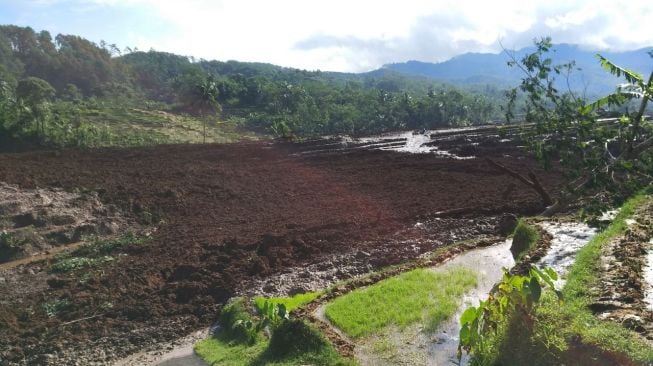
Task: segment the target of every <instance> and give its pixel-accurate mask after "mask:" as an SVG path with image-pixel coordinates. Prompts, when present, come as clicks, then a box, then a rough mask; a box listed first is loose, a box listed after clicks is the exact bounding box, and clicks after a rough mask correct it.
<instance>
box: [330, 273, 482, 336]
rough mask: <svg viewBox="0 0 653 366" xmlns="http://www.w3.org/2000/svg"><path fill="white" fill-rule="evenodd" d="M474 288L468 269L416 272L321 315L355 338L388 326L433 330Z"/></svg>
mask: <svg viewBox="0 0 653 366" xmlns="http://www.w3.org/2000/svg"><path fill="white" fill-rule="evenodd" d="M474 286H476V275H475V274H474V273H473V272H472V271H470V270H468V269H464V268H454V269H451V270H448V271H446V272H434V271H431V270H428V269H416V270H413V271H410V272H406V273H403V274H401V275H398V276H396V277H392V278H389V279H386V280H383V281H381V282H379V283H377V284H375V285H372V286H369V287H367V288H364V289H359V290H355V291H352V292H350V293H349V294H347V295H345V296H342V297H339V298H337V299H335V300H334V301H333V302H331V303H330V304H328V305H327V307H326V309H325V312H326V316H327V318H328V319H329V320H330V321H331V322H333V323H334V324H335V325H336V326H337V327H339V328H340V329H342V330H343V331H344V332H345V333H347V334H348V335H349V336H351V337H355V338H357V337H362V336H365V335H369V334H371V333H374V332H377V331H380V330H381V329H383V328H385V327H386V326H388V325H391V324H394V325H396V326H398V327H400V328H405V327H406V326H407V325H409V324H412V323H415V322H417V321H422V320H423V321H425V322H426V324H427V329H435V328H436V327H437V326H438V325H439V324H440V322H441V321H443V320H445V319H447V318H448V317H450V316H452V315H453V314H454V313H455V311H456V310H457V309H458V305H459V299H460V297H461V296H462V295H463V294H464V293H465V292H466V291H467V290H469V289H471V288H472V287H474Z"/></svg>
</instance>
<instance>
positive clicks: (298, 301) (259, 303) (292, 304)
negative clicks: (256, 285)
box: [254, 292, 321, 313]
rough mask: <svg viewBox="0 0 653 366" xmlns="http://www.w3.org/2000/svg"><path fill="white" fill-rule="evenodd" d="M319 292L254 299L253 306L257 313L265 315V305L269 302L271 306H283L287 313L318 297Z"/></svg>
mask: <svg viewBox="0 0 653 366" xmlns="http://www.w3.org/2000/svg"><path fill="white" fill-rule="evenodd" d="M320 294H321V292H306V293H303V294H296V295H294V296H290V297H273V298H265V297H260V296H259V297H255V298H254V306H255V308H256V310H257V311H258V312H259V313H265V310H264V308H265V303H266V302H270V303H273V304H283V305H284V306H285V307H286V310H288V311H289V312H291V311H293V310H295V309H297V308H298V307H300V306H302V305H304V304H308V303H309V302H311V301H313V300H315V299H316V298H317V297H318V296H320Z"/></svg>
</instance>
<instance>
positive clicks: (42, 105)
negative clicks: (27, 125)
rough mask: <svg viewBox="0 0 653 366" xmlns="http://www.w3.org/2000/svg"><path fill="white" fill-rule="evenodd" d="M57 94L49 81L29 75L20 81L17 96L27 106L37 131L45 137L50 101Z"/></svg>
mask: <svg viewBox="0 0 653 366" xmlns="http://www.w3.org/2000/svg"><path fill="white" fill-rule="evenodd" d="M54 95H55V90H54V88H53V87H52V86H51V85H50V83H48V82H47V81H45V80H43V79H39V78H35V77H28V78H25V79H22V80H20V81H19V82H18V85H17V86H16V97H17V98H18V100H19V101H20V102H21V103H22V104H23V105H24V106H25V107H27V109H28V111H29V114H30V116H31V119H32V121H33V123H34V124H35V127H36V131H37V133H38V132H39V131H40V134H41V137H42V138H43V137H45V124H46V122H47V119H48V115H49V112H50V101H51V99H52V97H54Z"/></svg>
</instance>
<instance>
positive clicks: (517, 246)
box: [510, 220, 540, 260]
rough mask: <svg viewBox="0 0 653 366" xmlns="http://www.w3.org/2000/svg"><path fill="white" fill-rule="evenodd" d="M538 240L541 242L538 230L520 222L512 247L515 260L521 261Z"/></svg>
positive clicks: (514, 234) (511, 250)
mask: <svg viewBox="0 0 653 366" xmlns="http://www.w3.org/2000/svg"><path fill="white" fill-rule="evenodd" d="M538 240H540V234H539V233H538V231H537V229H536V228H535V227H534V226H532V225H529V224H527V223H526V222H524V221H523V220H519V222H518V223H517V227H516V228H515V231H514V233H513V237H512V245H511V246H510V252H511V253H512V257H513V258H515V260H518V259H520V258H521V257H522V256H523V255H524V253H526V252H527V251H528V250H530V249H531V248H532V247H533V246H534V245H535V244H536V243H537V241H538Z"/></svg>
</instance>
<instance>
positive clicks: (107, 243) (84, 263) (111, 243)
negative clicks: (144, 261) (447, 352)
mask: <svg viewBox="0 0 653 366" xmlns="http://www.w3.org/2000/svg"><path fill="white" fill-rule="evenodd" d="M146 240H148V239H147V238H146V237H143V236H139V235H136V234H134V233H131V232H129V233H127V234H124V235H123V236H121V237H119V238H116V239H109V240H101V239H98V238H95V239H92V240H91V241H90V242H88V243H86V244H84V245H82V246H81V247H79V248H77V249H75V250H74V251H72V252H70V253H68V254H64V255H62V256H59V257H58V261H57V262H56V263H54V264H53V265H52V266H50V271H51V272H59V273H66V272H73V271H77V270H80V269H83V268H93V267H97V266H101V265H103V264H105V263H108V262H111V261H113V260H114V259H115V258H114V257H112V256H110V255H109V254H112V253H113V252H115V251H118V250H120V249H122V248H125V247H128V246H130V245H141V244H143V243H145V241H146Z"/></svg>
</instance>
